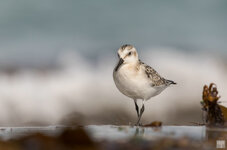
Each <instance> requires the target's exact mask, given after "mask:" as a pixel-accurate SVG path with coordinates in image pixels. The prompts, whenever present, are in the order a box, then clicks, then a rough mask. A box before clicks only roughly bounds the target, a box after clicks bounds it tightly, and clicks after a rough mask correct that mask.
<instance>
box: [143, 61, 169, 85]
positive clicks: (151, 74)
mask: <svg viewBox="0 0 227 150" xmlns="http://www.w3.org/2000/svg"><path fill="white" fill-rule="evenodd" d="M140 63H141V65H143V66H144V69H145V73H146V75H147V77H148V78H149V79H150V80H151V84H152V86H162V85H168V82H167V80H165V79H164V78H163V77H161V76H160V75H159V74H158V72H157V71H155V70H154V69H153V68H152V67H150V66H148V65H147V64H145V63H143V62H141V61H140Z"/></svg>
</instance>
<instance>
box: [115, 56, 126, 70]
mask: <svg viewBox="0 0 227 150" xmlns="http://www.w3.org/2000/svg"><path fill="white" fill-rule="evenodd" d="M123 63H124V60H123V59H122V58H120V60H119V62H118V64H117V66H116V67H115V69H114V71H117V70H118V69H119V67H120V66H121V65H122V64H123Z"/></svg>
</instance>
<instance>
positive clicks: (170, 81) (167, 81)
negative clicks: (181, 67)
mask: <svg viewBox="0 0 227 150" xmlns="http://www.w3.org/2000/svg"><path fill="white" fill-rule="evenodd" d="M166 83H167V84H168V85H171V84H177V83H176V82H174V81H172V80H166Z"/></svg>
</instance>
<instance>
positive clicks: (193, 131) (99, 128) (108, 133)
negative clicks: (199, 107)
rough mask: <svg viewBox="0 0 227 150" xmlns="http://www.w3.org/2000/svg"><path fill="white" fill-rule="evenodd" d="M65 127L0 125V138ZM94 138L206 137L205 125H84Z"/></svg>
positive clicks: (7, 138)
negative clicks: (151, 126) (150, 126)
mask: <svg viewBox="0 0 227 150" xmlns="http://www.w3.org/2000/svg"><path fill="white" fill-rule="evenodd" d="M64 128H65V127H63V126H46V127H2V128H0V138H1V139H3V140H9V139H12V138H18V137H21V136H25V135H29V134H32V133H36V132H40V133H44V134H47V135H52V136H56V135H58V134H59V133H61V131H62V130H63V129H64ZM84 128H85V130H86V131H87V132H88V133H89V134H90V136H91V137H92V138H93V139H94V140H97V141H99V140H104V139H105V140H124V139H125V140H127V139H129V138H132V137H141V138H144V139H149V140H152V139H158V138H162V137H169V138H180V137H188V138H190V139H194V140H204V139H206V127H205V126H162V127H160V128H144V127H135V126H113V125H89V126H85V127H84Z"/></svg>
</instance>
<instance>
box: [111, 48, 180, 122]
mask: <svg viewBox="0 0 227 150" xmlns="http://www.w3.org/2000/svg"><path fill="white" fill-rule="evenodd" d="M117 55H118V58H119V60H118V63H117V65H116V66H115V68H114V70H113V80H114V83H115V85H116V87H117V89H118V90H119V91H120V92H121V93H122V94H124V95H125V96H127V97H129V98H131V99H132V100H134V104H135V109H136V112H137V116H138V120H137V122H136V124H135V125H136V126H140V125H141V124H140V120H141V117H142V115H143V112H144V111H145V106H144V103H145V101H147V100H149V99H150V98H151V97H154V96H156V95H158V94H160V93H161V92H162V91H164V90H165V89H166V88H167V87H169V86H170V85H172V84H176V82H174V81H172V80H167V79H165V78H163V77H162V76H160V75H159V74H158V72H157V71H155V70H154V69H153V68H152V67H150V66H149V65H147V64H145V63H143V62H142V61H141V60H140V59H139V56H138V53H137V50H136V48H135V47H134V46H132V45H130V44H126V45H123V46H121V47H120V48H119V49H118V51H117ZM139 99H141V100H142V107H141V109H140V110H139V106H138V104H137V100H139Z"/></svg>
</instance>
